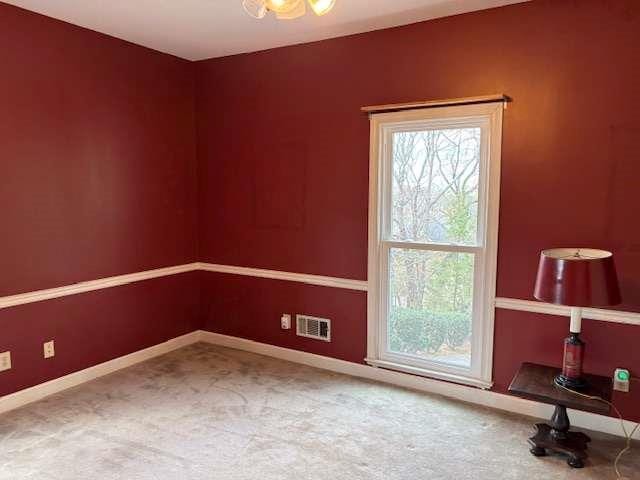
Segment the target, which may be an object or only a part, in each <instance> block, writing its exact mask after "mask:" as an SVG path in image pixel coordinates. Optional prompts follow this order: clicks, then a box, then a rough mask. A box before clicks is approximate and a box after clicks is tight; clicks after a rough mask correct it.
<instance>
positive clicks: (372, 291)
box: [365, 102, 504, 388]
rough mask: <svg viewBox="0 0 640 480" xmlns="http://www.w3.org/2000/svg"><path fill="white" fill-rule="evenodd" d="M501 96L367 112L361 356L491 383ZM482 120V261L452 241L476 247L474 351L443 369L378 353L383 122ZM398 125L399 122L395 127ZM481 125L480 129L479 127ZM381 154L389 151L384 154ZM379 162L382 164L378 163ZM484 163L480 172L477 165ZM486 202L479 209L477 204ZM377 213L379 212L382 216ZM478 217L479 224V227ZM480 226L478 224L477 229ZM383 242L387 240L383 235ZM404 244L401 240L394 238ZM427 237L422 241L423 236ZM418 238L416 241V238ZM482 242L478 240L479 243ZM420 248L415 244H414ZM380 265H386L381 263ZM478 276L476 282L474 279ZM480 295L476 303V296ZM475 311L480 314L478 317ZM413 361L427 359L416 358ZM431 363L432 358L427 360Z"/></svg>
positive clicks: (479, 383) (381, 305)
mask: <svg viewBox="0 0 640 480" xmlns="http://www.w3.org/2000/svg"><path fill="white" fill-rule="evenodd" d="M503 109H504V103H503V102H494V103H484V104H474V105H461V106H450V107H436V108H423V109H416V110H405V111H397V112H386V113H378V114H371V115H370V142H371V146H370V159H369V254H368V257H369V258H368V279H369V280H368V282H369V292H368V297H367V318H368V320H367V358H366V359H365V361H366V362H367V363H368V364H370V365H374V366H378V367H382V368H389V369H392V370H399V371H403V372H406V373H411V374H416V375H422V376H426V377H431V378H436V379H441V380H447V381H452V382H455V383H462V384H466V385H472V386H476V387H480V388H490V387H491V386H492V384H493V382H492V376H493V340H494V313H495V306H494V305H495V295H496V270H497V253H498V215H499V203H500V161H501V143H502V113H503ZM478 120H484V121H485V122H486V126H487V127H488V136H487V137H486V139H483V140H486V141H483V144H482V145H481V148H483V149H484V151H483V152H482V153H481V155H485V158H486V161H484V162H482V163H483V164H482V165H481V170H480V174H481V175H482V176H483V177H484V178H483V180H484V181H481V182H480V191H479V194H478V195H479V197H478V199H479V209H478V213H479V215H480V220H479V222H478V224H479V226H478V231H479V234H480V232H481V231H484V250H483V251H484V255H483V256H482V257H483V258H482V263H483V264H482V265H478V259H479V258H480V255H478V254H477V252H478V246H468V247H456V248H455V251H461V250H463V249H464V248H468V249H469V251H471V250H473V251H474V252H475V253H476V257H475V259H476V264H475V266H474V284H476V285H480V286H479V287H474V320H473V322H474V332H473V337H472V352H478V353H476V354H475V355H474V356H473V357H472V364H471V368H470V369H463V368H456V367H452V366H447V367H446V368H443V369H433V368H425V367H424V366H421V365H418V364H407V363H406V358H405V357H403V360H404V361H403V363H399V362H398V359H396V358H393V355H390V354H389V353H388V352H387V353H386V354H385V355H381V353H382V352H381V351H380V350H381V349H380V340H381V334H380V332H381V328H382V326H383V322H382V321H381V320H382V317H381V312H382V311H383V308H386V307H385V305H386V301H387V299H386V298H382V295H381V292H386V288H385V285H384V283H383V282H385V279H384V278H382V276H381V271H382V270H383V269H382V266H383V263H382V262H386V261H387V259H386V258H385V255H382V253H384V251H385V249H384V248H383V240H384V239H383V237H382V235H383V233H384V226H385V222H386V221H387V219H386V214H387V212H388V211H389V209H388V208H386V205H387V204H388V202H389V199H388V198H383V193H387V192H389V191H390V189H389V188H388V187H387V188H384V186H385V183H384V182H385V181H388V180H390V179H389V172H388V171H387V170H388V169H387V167H390V163H391V162H387V164H386V165H383V154H384V152H385V148H387V149H388V148H390V146H389V145H388V144H387V145H385V138H386V134H385V132H384V130H385V128H387V129H388V128H389V126H391V127H392V128H393V126H392V124H396V128H395V130H394V131H398V130H399V129H402V128H401V126H400V125H397V124H404V126H405V128H410V127H411V125H412V124H413V125H414V126H415V125H420V124H424V123H426V122H428V123H429V124H430V125H429V126H430V127H431V126H436V127H437V124H438V123H442V125H443V126H447V127H449V126H451V125H452V124H454V123H460V124H461V125H464V123H468V122H469V121H472V122H476V123H477V122H478ZM398 127H400V128H398ZM485 131H486V130H483V132H485ZM387 158H389V156H388V155H387ZM383 167H384V168H383ZM482 167H484V172H483V170H482ZM481 202H484V205H485V206H486V207H485V208H484V209H483V210H484V211H482V212H481V210H480V205H481ZM383 215H384V216H385V218H383ZM483 222H484V228H483ZM481 229H482V230H481ZM386 243H392V242H389V241H386ZM400 243H402V244H405V243H406V242H400ZM425 243H428V242H425ZM421 244H422V242H421ZM479 245H480V248H482V247H483V245H482V243H480V244H479ZM431 247H435V248H441V249H443V250H445V251H446V249H447V247H448V246H447V245H446V244H444V245H440V244H430V248H431ZM416 248H420V244H419V245H416ZM385 270H386V269H385ZM476 282H480V283H476ZM478 301H480V302H481V305H479V304H478V303H477V302H478ZM478 315H480V316H479V317H478ZM419 363H423V364H424V363H429V362H424V361H421V362H419ZM430 363H432V364H434V363H435V362H430Z"/></svg>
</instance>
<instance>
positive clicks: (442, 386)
mask: <svg viewBox="0 0 640 480" xmlns="http://www.w3.org/2000/svg"><path fill="white" fill-rule="evenodd" d="M200 335H201V337H200V338H201V340H202V341H204V342H207V343H212V344H215V345H220V346H223V347H229V348H235V349H238V350H244V351H248V352H253V353H258V354H260V355H266V356H269V357H275V358H279V359H282V360H287V361H290V362H295V363H301V364H304V365H308V366H311V367H316V368H321V369H324V370H331V371H332V372H337V373H342V374H345V375H351V376H354V377H360V378H366V379H369V380H375V381H379V382H383V383H389V384H392V385H397V386H400V387H404V388H410V389H413V390H420V391H422V392H428V393H434V394H438V395H442V396H445V397H448V398H454V399H456V400H461V401H464V402H469V403H473V404H476V405H482V406H485V407H490V408H496V409H499V410H504V411H507V412H512V413H517V414H520V415H528V416H531V417H537V418H542V419H545V420H548V419H549V418H550V417H551V414H552V413H553V406H551V405H546V404H543V403H539V402H533V401H531V400H525V399H523V398H518V397H514V396H512V395H505V394H502V393H497V392H491V391H489V390H481V389H478V388H473V387H467V386H464V385H457V384H454V383H449V382H443V381H440V380H432V379H429V378H424V377H418V376H415V375H408V374H406V373H401V372H394V371H392V370H385V369H382V368H376V367H372V366H369V365H364V364H358V363H352V362H347V361H344V360H338V359H335V358H330V357H324V356H321V355H315V354H313V353H307V352H302V351H299V350H292V349H289V348H283V347H276V346H274V345H268V344H265V343H259V342H254V341H252V340H247V339H244V338H238V337H230V336H228V335H221V334H219V333H213V332H204V331H203V332H201V333H200ZM569 415H570V417H571V423H572V424H573V425H574V426H576V427H580V428H586V429H589V430H595V431H600V432H605V433H610V434H613V435H618V436H623V433H622V429H621V426H620V421H619V420H618V419H617V418H612V417H607V416H604V415H597V414H594V413H588V412H582V411H579V410H569ZM626 424H627V430H630V429H631V428H632V425H633V424H632V423H631V422H626Z"/></svg>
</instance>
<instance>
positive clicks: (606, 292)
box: [533, 248, 620, 307]
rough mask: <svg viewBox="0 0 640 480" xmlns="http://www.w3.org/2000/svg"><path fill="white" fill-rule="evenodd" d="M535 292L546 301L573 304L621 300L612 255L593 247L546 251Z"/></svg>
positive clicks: (610, 303) (541, 256) (544, 251)
mask: <svg viewBox="0 0 640 480" xmlns="http://www.w3.org/2000/svg"><path fill="white" fill-rule="evenodd" d="M533 295H534V297H536V298H537V299H538V300H541V301H543V302H548V303H555V304H557V305H570V306H574V307H599V306H606V305H616V304H618V303H620V287H619V286H618V277H617V275H616V267H615V264H614V263H613V254H612V253H611V252H607V251H605V250H595V249H591V248H554V249H551V250H543V251H542V253H541V254H540V264H539V266H538V277H537V279H536V287H535V291H534V294H533Z"/></svg>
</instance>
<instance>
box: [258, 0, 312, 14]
mask: <svg viewBox="0 0 640 480" xmlns="http://www.w3.org/2000/svg"><path fill="white" fill-rule="evenodd" d="M303 1H304V0H266V4H267V8H268V9H269V10H271V11H272V12H275V13H281V14H286V13H290V12H292V11H294V10H295V9H296V8H298V7H299V5H298V4H299V3H301V2H303Z"/></svg>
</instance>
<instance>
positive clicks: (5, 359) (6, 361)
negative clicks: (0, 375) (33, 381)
mask: <svg viewBox="0 0 640 480" xmlns="http://www.w3.org/2000/svg"><path fill="white" fill-rule="evenodd" d="M5 370H11V352H2V353H0V372H4V371H5Z"/></svg>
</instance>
